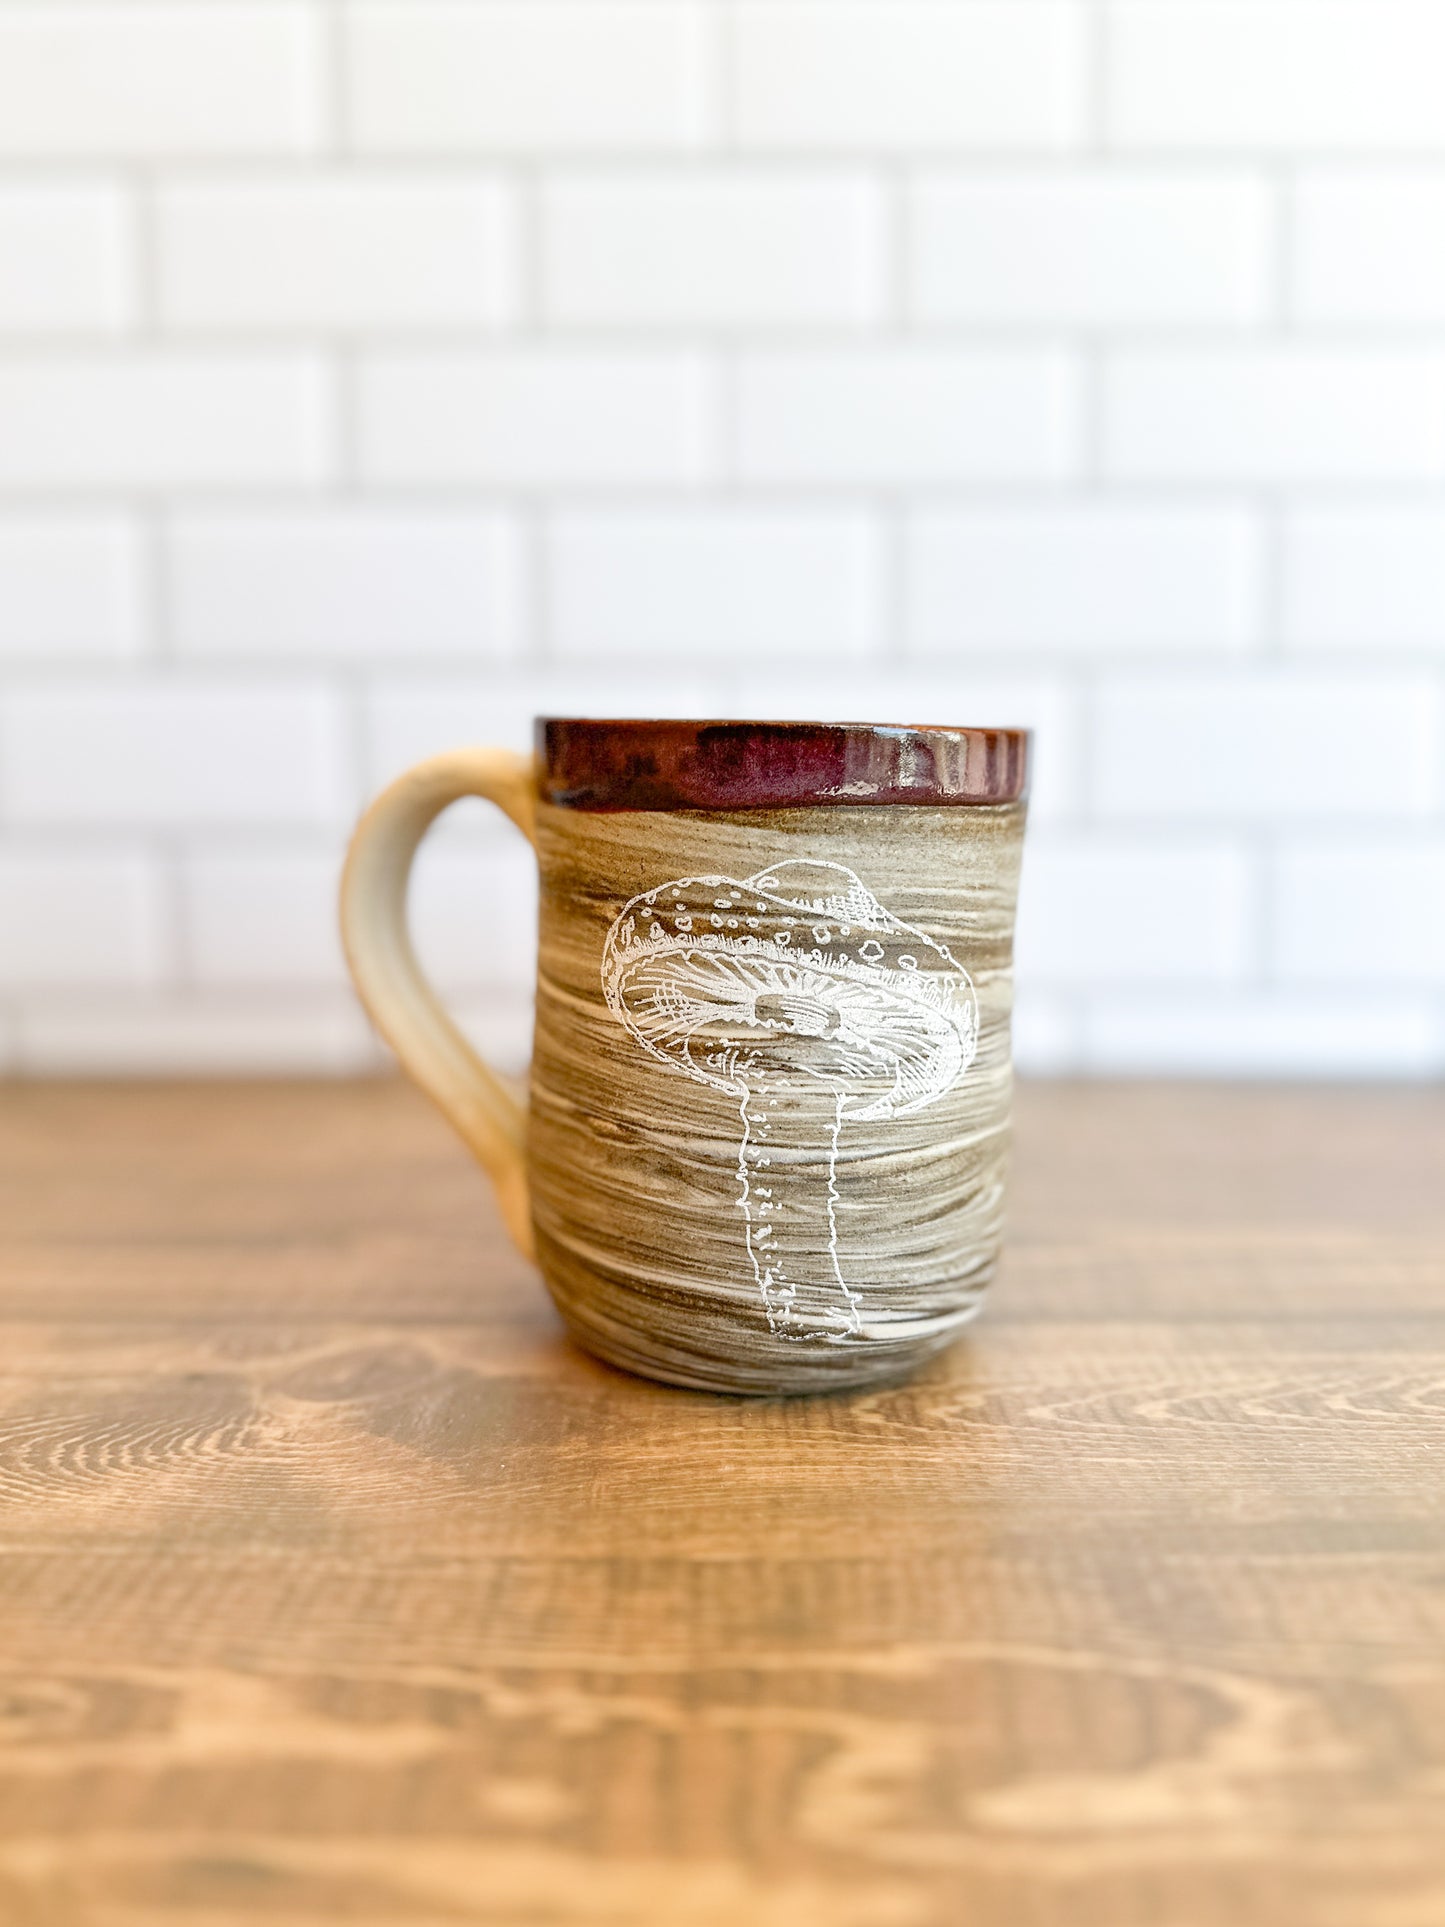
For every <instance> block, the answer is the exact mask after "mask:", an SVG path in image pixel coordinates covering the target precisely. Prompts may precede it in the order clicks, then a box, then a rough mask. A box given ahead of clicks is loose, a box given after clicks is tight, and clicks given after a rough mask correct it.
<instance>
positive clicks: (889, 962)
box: [602, 861, 978, 1341]
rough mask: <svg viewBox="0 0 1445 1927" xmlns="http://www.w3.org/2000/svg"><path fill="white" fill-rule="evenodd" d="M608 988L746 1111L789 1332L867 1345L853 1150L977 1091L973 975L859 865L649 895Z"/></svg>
mask: <svg viewBox="0 0 1445 1927" xmlns="http://www.w3.org/2000/svg"><path fill="white" fill-rule="evenodd" d="M602 986H603V991H604V994H605V996H606V999H607V1003H608V1006H609V1008H610V1009H611V1010H612V1011H613V1013H614V1014H615V1015H616V1016H617V1017H619V1018H620V1019H621V1021H622V1022H623V1023H624V1024H625V1025H626V1026H627V1028H628V1030H629V1031H630V1032H631V1033H632V1035H633V1037H635V1038H636V1040H637V1041H638V1043H640V1044H641V1045H642V1046H643V1047H644V1048H645V1049H646V1050H648V1051H649V1052H651V1054H652V1055H653V1056H654V1057H656V1058H659V1059H660V1060H661V1061H662V1062H663V1063H664V1064H666V1065H667V1066H668V1067H669V1069H672V1070H675V1071H680V1072H682V1073H684V1074H685V1075H686V1076H688V1077H691V1078H693V1079H695V1080H696V1081H697V1082H698V1083H700V1084H706V1085H709V1086H710V1087H711V1088H712V1089H714V1090H720V1091H726V1092H728V1093H729V1094H730V1095H731V1096H733V1097H735V1098H736V1099H737V1100H738V1109H739V1115H740V1117H741V1120H742V1135H741V1142H740V1144H739V1147H738V1166H737V1176H738V1185H739V1192H740V1195H739V1198H738V1204H739V1207H740V1209H741V1211H742V1214H743V1219H744V1223H745V1226H746V1233H745V1235H746V1243H747V1252H748V1257H749V1259H750V1260H751V1263H752V1268H753V1274H754V1277H755V1278H756V1281H757V1286H758V1290H759V1292H760V1294H761V1297H762V1302H763V1309H764V1311H765V1312H766V1314H767V1319H768V1325H769V1327H770V1328H771V1330H773V1331H774V1332H776V1333H779V1334H781V1335H782V1336H784V1337H787V1338H824V1339H831V1340H835V1341H841V1340H846V1339H847V1338H849V1337H850V1336H852V1335H853V1334H855V1333H858V1332H859V1331H860V1330H861V1329H862V1325H861V1310H862V1307H861V1301H860V1298H859V1295H858V1293H857V1292H856V1291H855V1290H854V1288H853V1287H852V1286H851V1285H850V1284H849V1283H848V1281H847V1279H846V1278H845V1277H844V1276H843V1272H842V1269H841V1266H840V1262H839V1253H838V1218H837V1205H838V1202H839V1196H840V1194H839V1190H838V1146H839V1137H840V1134H841V1133H842V1131H843V1126H844V1124H845V1123H846V1122H849V1121H853V1122H859V1123H861V1122H863V1121H865V1120H868V1119H881V1118H891V1117H902V1116H905V1115H907V1114H908V1113H909V1112H912V1111H919V1110H922V1109H923V1108H924V1107H925V1106H926V1105H929V1104H932V1103H934V1102H936V1100H937V1099H938V1098H940V1097H942V1096H943V1094H944V1093H945V1092H946V1091H948V1090H949V1089H950V1088H951V1087H952V1086H953V1085H954V1084H956V1083H957V1082H958V1080H959V1079H960V1078H961V1077H962V1076H963V1074H964V1072H965V1071H966V1070H967V1069H968V1067H969V1065H970V1064H971V1063H972V1061H973V1055H974V1050H975V1048H976V1045H977V1040H978V1002H977V999H976V997H975V996H974V990H973V985H972V983H971V982H970V980H969V976H968V973H967V971H965V970H964V969H963V968H962V967H961V965H959V964H957V963H956V962H955V961H954V959H953V957H952V956H951V955H950V954H949V952H948V951H947V950H946V949H945V947H944V946H943V945H942V944H941V943H936V942H934V940H933V939H932V938H931V937H928V936H925V935H924V933H923V932H922V931H921V930H918V929H915V928H914V927H913V926H912V925H910V924H906V923H903V922H901V921H900V920H899V919H898V918H897V917H895V916H894V915H893V914H892V913H891V912H890V911H888V910H886V909H885V908H884V907H883V905H882V904H881V903H880V902H879V901H878V899H877V898H876V897H875V896H874V895H873V893H872V891H871V890H869V889H867V888H866V886H865V885H864V884H863V883H861V882H860V881H859V879H858V877H856V876H855V875H854V873H853V872H852V871H851V870H849V869H845V868H844V867H843V865H842V864H839V863H819V862H803V861H798V862H786V863H779V864H775V865H773V866H772V867H771V868H770V869H766V870H760V871H759V872H758V873H757V874H756V875H755V876H750V877H744V878H743V879H742V880H741V881H739V880H737V879H734V878H731V877H723V876H700V877H679V878H677V879H676V881H674V882H672V883H664V884H659V885H658V887H657V888H656V889H654V890H649V891H647V892H646V893H645V894H643V895H640V896H636V897H634V898H633V899H632V900H631V901H630V902H629V903H627V904H626V905H625V906H624V907H623V909H622V910H621V912H620V913H619V914H618V916H617V918H616V920H615V922H614V923H613V925H612V928H611V930H610V931H609V932H608V936H607V942H606V945H605V948H604V951H603V958H602ZM780 1124H781V1125H782V1126H783V1127H784V1128H783V1129H781V1130H780V1129H779V1128H778V1127H779V1125H780ZM800 1124H801V1125H802V1127H803V1128H802V1131H801V1133H800V1132H799V1129H798V1127H799V1125H800ZM824 1159H826V1163H825V1162H824ZM825 1170H826V1182H824V1181H823V1180H824V1171H825Z"/></svg>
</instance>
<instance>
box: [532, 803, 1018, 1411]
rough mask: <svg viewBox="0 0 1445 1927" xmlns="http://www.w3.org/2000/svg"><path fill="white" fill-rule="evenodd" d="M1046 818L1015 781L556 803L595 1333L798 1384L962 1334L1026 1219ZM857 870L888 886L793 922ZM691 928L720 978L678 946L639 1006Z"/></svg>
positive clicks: (578, 1194)
mask: <svg viewBox="0 0 1445 1927" xmlns="http://www.w3.org/2000/svg"><path fill="white" fill-rule="evenodd" d="M1023 826H1024V810H1023V806H1022V805H1021V804H1018V803H1013V804H1002V805H995V806H992V807H979V808H973V809H957V808H949V807H934V808H927V807H920V806H894V807H877V806H873V807H856V806H855V807H849V806H833V807H814V808H800V809H786V810H768V811H763V810H759V811H736V812H701V811H691V812H688V811H679V812H665V811H634V812H629V813H625V814H620V813H616V812H607V811H599V812H592V811H583V810H576V809H561V808H558V807H556V806H554V805H549V804H546V803H543V804H542V805H541V806H540V807H539V809H538V814H537V852H538V860H539V863H540V867H541V929H540V955H539V972H538V994H537V1022H536V1036H535V1047H534V1055H533V1064H532V1083H531V1115H530V1125H529V1136H528V1162H529V1169H530V1181H531V1192H532V1212H533V1224H534V1228H535V1233H536V1247H537V1256H538V1261H539V1263H540V1265H541V1267H542V1272H543V1275H544V1277H545V1278H546V1281H547V1284H548V1287H549V1289H550V1290H551V1292H552V1295H553V1297H554V1299H555V1300H556V1302H557V1304H558V1307H559V1308H560V1310H561V1312H562V1314H563V1316H564V1317H565V1318H566V1320H567V1323H568V1325H569V1326H570V1327H571V1329H572V1331H573V1332H574V1334H575V1335H576V1337H577V1338H578V1339H579V1340H580V1342H581V1343H583V1344H584V1345H586V1346H587V1347H588V1348H589V1349H590V1350H592V1351H594V1352H597V1353H598V1354H600V1355H601V1356H602V1357H604V1358H607V1359H609V1360H611V1361H612V1362H613V1363H615V1364H619V1365H623V1366H626V1367H628V1368H629V1369H631V1370H633V1371H638V1372H643V1373H646V1374H648V1375H650V1376H652V1377H655V1378H663V1379H670V1380H672V1381H674V1382H677V1383H681V1384H687V1385H695V1386H703V1387H708V1388H712V1389H716V1390H727V1391H752V1392H787V1391H806V1390H814V1389H818V1390H821V1389H825V1388H826V1387H829V1386H836V1385H845V1384H858V1383H865V1382H868V1381H870V1380H873V1379H878V1378H881V1377H887V1376H892V1375H894V1374H896V1373H898V1372H900V1371H902V1370H905V1369H907V1368H908V1367H909V1366H911V1365H912V1364H914V1363H915V1362H916V1361H918V1360H919V1359H921V1358H923V1357H925V1356H926V1355H927V1354H929V1353H930V1352H932V1351H935V1350H937V1349H938V1347H939V1346H941V1345H944V1344H946V1343H947V1342H948V1341H949V1339H950V1338H951V1337H952V1336H953V1335H954V1334H955V1333H956V1331H957V1330H958V1328H959V1327H960V1325H962V1323H963V1322H964V1321H965V1320H966V1319H967V1318H968V1317H969V1316H970V1315H971V1314H972V1312H973V1311H974V1310H975V1309H976V1307H977V1305H978V1301H979V1297H980V1294H981V1293H982V1291H983V1289H984V1287H985V1285H986V1284H987V1283H988V1280H989V1278H990V1277H991V1275H992V1272H993V1269H994V1265H995V1262H996V1259H997V1256H998V1250H999V1245H1000V1241H1001V1237H1002V1227H1003V1202H1004V1178H1005V1165H1006V1156H1007V1143H1008V1113H1009V1095H1010V1064H1009V1013H1010V1004H1011V962H1012V938H1013V918H1014V904H1015V896H1016V890H1017V881H1018V867H1019V857H1020V851H1021V844H1022V836H1023ZM829 866H833V867H832V868H831V869H830V868H829ZM830 875H831V876H838V875H841V876H849V875H851V876H852V877H853V878H855V879H856V880H858V881H859V882H860V883H861V885H862V886H864V889H863V890H862V892H858V893H852V894H850V895H849V896H848V897H847V898H846V899H845V898H842V897H840V898H838V899H837V900H836V901H835V903H834V907H833V911H832V913H831V914H828V913H825V912H824V911H823V910H819V911H818V912H817V914H816V915H811V914H802V906H801V905H799V904H796V903H795V904H793V905H792V906H791V907H792V908H793V909H795V910H798V911H799V913H800V914H798V915H797V916H794V917H792V918H791V919H790V918H789V917H788V916H787V914H786V912H787V910H788V909H789V907H790V906H789V903H788V901H787V897H788V894H789V893H791V894H792V895H794V896H796V895H797V893H798V891H799V890H800V889H802V890H803V891H805V892H807V891H811V892H812V893H813V895H814V897H815V898H816V899H817V900H818V902H820V903H821V902H822V901H823V898H824V893H825V892H826V891H827V890H828V889H829V888H830V887H831V885H830V884H829V877H830ZM800 878H801V879H802V882H801V884H800V882H799V881H798V880H799V879H800ZM810 878H811V879H815V881H809V879H810ZM748 881H752V882H753V883H755V885H756V887H755V888H754V889H753V890H752V892H751V894H749V893H748V892H747V890H745V889H740V887H739V886H740V885H741V884H744V883H746V882H748ZM704 886H706V887H704ZM674 899H676V900H675V901H674ZM869 899H871V900H872V901H873V907H872V908H870V907H869V901H868V900H869ZM850 905H851V906H852V907H851V908H850V907H849V906H850ZM644 909H645V910H646V912H647V915H648V917H650V918H651V920H652V927H656V928H657V929H658V937H657V938H656V939H655V940H654V939H652V938H651V937H650V936H648V937H645V938H644V937H642V936H641V935H640V934H639V933H640V931H641V929H642V928H643V925H642V923H641V922H640V921H639V919H640V918H641V917H642V913H643V910H644ZM850 919H851V921H850ZM750 922H751V923H755V924H756V925H757V926H758V927H757V929H756V930H753V929H751V928H749V924H750ZM732 923H736V924H737V925H738V928H737V930H736V931H734V930H732V929H731V928H730V924H732ZM629 924H630V925H631V926H632V927H631V928H627V927H626V926H628V925H629ZM714 924H715V925H716V928H714V927H713V926H714ZM619 926H622V927H623V929H624V930H625V935H624V936H623V937H622V938H621V939H619V935H618V931H619ZM679 926H683V928H684V934H685V936H686V940H687V945H688V950H687V955H688V958H689V968H690V969H692V970H693V971H694V976H693V978H690V979H688V980H686V981H683V980H681V979H679V980H677V981H673V980H672V979H670V978H669V976H668V973H667V972H665V971H663V970H662V969H661V967H660V965H659V969H658V971H657V972H655V973H654V974H655V975H656V977H657V979H658V984H657V986H654V988H653V989H652V990H651V991H648V990H647V987H646V984H645V983H644V985H643V991H642V993H639V994H644V995H650V996H651V997H652V998H653V1002H652V1003H651V1004H650V1005H649V1006H648V1007H647V1012H648V1014H646V1015H644V1017H642V1018H639V1017H638V1016H637V1014H636V999H635V998H634V1003H633V1008H632V1010H631V1012H629V1010H628V1009H627V1008H625V1006H626V1004H627V999H628V997H629V995H631V994H632V993H631V992H629V991H628V990H627V989H626V987H625V983H631V984H635V983H636V982H637V980H638V976H639V973H640V972H643V971H644V969H645V966H646V964H647V961H648V959H649V957H650V956H651V955H653V954H655V955H656V956H657V958H658V959H659V960H660V964H661V962H664V961H666V960H667V959H670V958H673V957H676V956H678V955H679V954H681V946H680V944H679V937H678V930H679ZM790 926H791V927H790ZM782 936H786V937H788V938H789V942H788V943H787V945H786V946H785V947H784V948H783V949H782V950H781V951H780V950H778V948H777V942H778V939H779V938H780V937H782ZM619 944H621V946H622V948H621V951H619ZM694 945H695V946H696V948H695V949H694V948H692V946H694ZM639 959H640V961H639ZM705 970H711V971H712V972H713V973H714V974H715V975H717V976H718V979H719V985H720V987H718V986H714V987H712V988H709V987H708V984H707V982H706V981H705V980H703V979H700V978H698V976H697V972H698V971H705ZM627 973H630V975H628V974H627ZM624 979H625V983H624ZM910 998H911V999H912V1001H911V1003H910ZM870 1000H872V1001H870ZM879 1013H881V1014H879ZM890 1013H891V1014H890ZM674 1020H675V1021H674ZM649 1038H651V1039H652V1040H653V1041H652V1042H649ZM657 1040H661V1046H660V1047H658V1048H654V1047H653V1043H654V1042H657ZM950 1052H951V1055H950V1054H949V1053H950ZM690 1053H691V1054H690ZM774 1256H776V1258H777V1263H776V1267H775V1268H773V1269H770V1268H769V1267H770V1260H771V1259H772V1258H773V1257H774Z"/></svg>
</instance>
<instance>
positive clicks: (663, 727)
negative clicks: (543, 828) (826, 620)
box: [536, 716, 1030, 810]
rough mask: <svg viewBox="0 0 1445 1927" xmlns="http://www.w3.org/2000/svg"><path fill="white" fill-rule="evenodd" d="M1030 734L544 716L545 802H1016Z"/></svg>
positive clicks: (575, 806)
mask: <svg viewBox="0 0 1445 1927" xmlns="http://www.w3.org/2000/svg"><path fill="white" fill-rule="evenodd" d="M1029 740H1030V739H1029V732H1028V730H1026V729H935V728H932V727H921V728H920V727H914V726H912V725H909V724H902V723H897V724H895V723H749V722H675V721H648V720H646V719H645V718H638V717H628V718H626V719H625V720H623V719H616V718H591V717H580V716H539V717H538V718H537V723H536V744H537V763H538V770H539V780H540V783H541V793H542V800H543V801H544V802H546V803H554V804H558V805H560V807H561V808H563V809H569V810H768V809H800V808H804V807H806V806H807V805H809V804H820V803H853V804H859V803H862V804H869V803H917V804H932V805H934V806H935V807H936V806H938V805H940V804H952V803H958V804H980V803H1016V802H1020V801H1021V800H1022V799H1023V798H1024V797H1026V796H1027V795H1028V786H1029Z"/></svg>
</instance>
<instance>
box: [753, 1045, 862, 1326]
mask: <svg viewBox="0 0 1445 1927" xmlns="http://www.w3.org/2000/svg"><path fill="white" fill-rule="evenodd" d="M845 1101H846V1100H845V1095H844V1093H843V1092H842V1091H835V1090H833V1089H832V1088H831V1087H830V1086H828V1085H826V1084H824V1083H821V1082H815V1081H813V1080H811V1079H810V1080H807V1081H806V1083H805V1084H804V1085H803V1087H802V1088H800V1086H799V1082H798V1079H797V1077H796V1075H795V1074H791V1073H788V1072H783V1073H775V1072H769V1071H766V1070H763V1069H760V1068H758V1067H757V1066H754V1067H753V1068H752V1069H751V1070H750V1071H749V1074H748V1080H747V1083H746V1084H745V1085H744V1087H743V1098H742V1103H741V1104H740V1106H739V1114H740V1116H741V1118H742V1126H743V1129H742V1141H741V1143H740V1144H739V1146H738V1188H739V1196H738V1205H739V1208H740V1209H741V1211H742V1213H743V1218H744V1221H745V1223H746V1226H747V1248H748V1257H749V1259H750V1260H751V1262H752V1267H753V1276H754V1277H755V1278H756V1280H757V1284H758V1291H759V1293H760V1295H761V1297H762V1301H763V1309H764V1311H765V1312H766V1313H767V1319H768V1328H769V1330H770V1331H773V1332H776V1333H777V1334H778V1335H779V1336H781V1337H784V1338H832V1339H843V1338H848V1337H851V1336H853V1335H855V1334H856V1333H857V1332H858V1330H859V1324H860V1320H859V1300H858V1297H857V1294H856V1293H855V1292H854V1291H853V1290H852V1289H851V1287H850V1286H849V1284H848V1282H847V1280H846V1279H845V1278H844V1276H843V1272H842V1268H841V1266H840V1263H839V1257H838V1217H837V1204H838V1136H839V1133H840V1131H841V1130H842V1127H843V1106H844V1103H845ZM780 1121H784V1122H785V1123H786V1126H787V1127H788V1128H787V1133H786V1136H787V1141H786V1142H784V1141H783V1140H782V1139H780V1137H779V1134H778V1130H777V1126H778V1124H779V1122H780ZM800 1122H803V1123H804V1125H805V1130H804V1132H803V1134H802V1142H801V1143H800V1142H799V1132H798V1129H797V1127H798V1125H799V1123H800Z"/></svg>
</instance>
